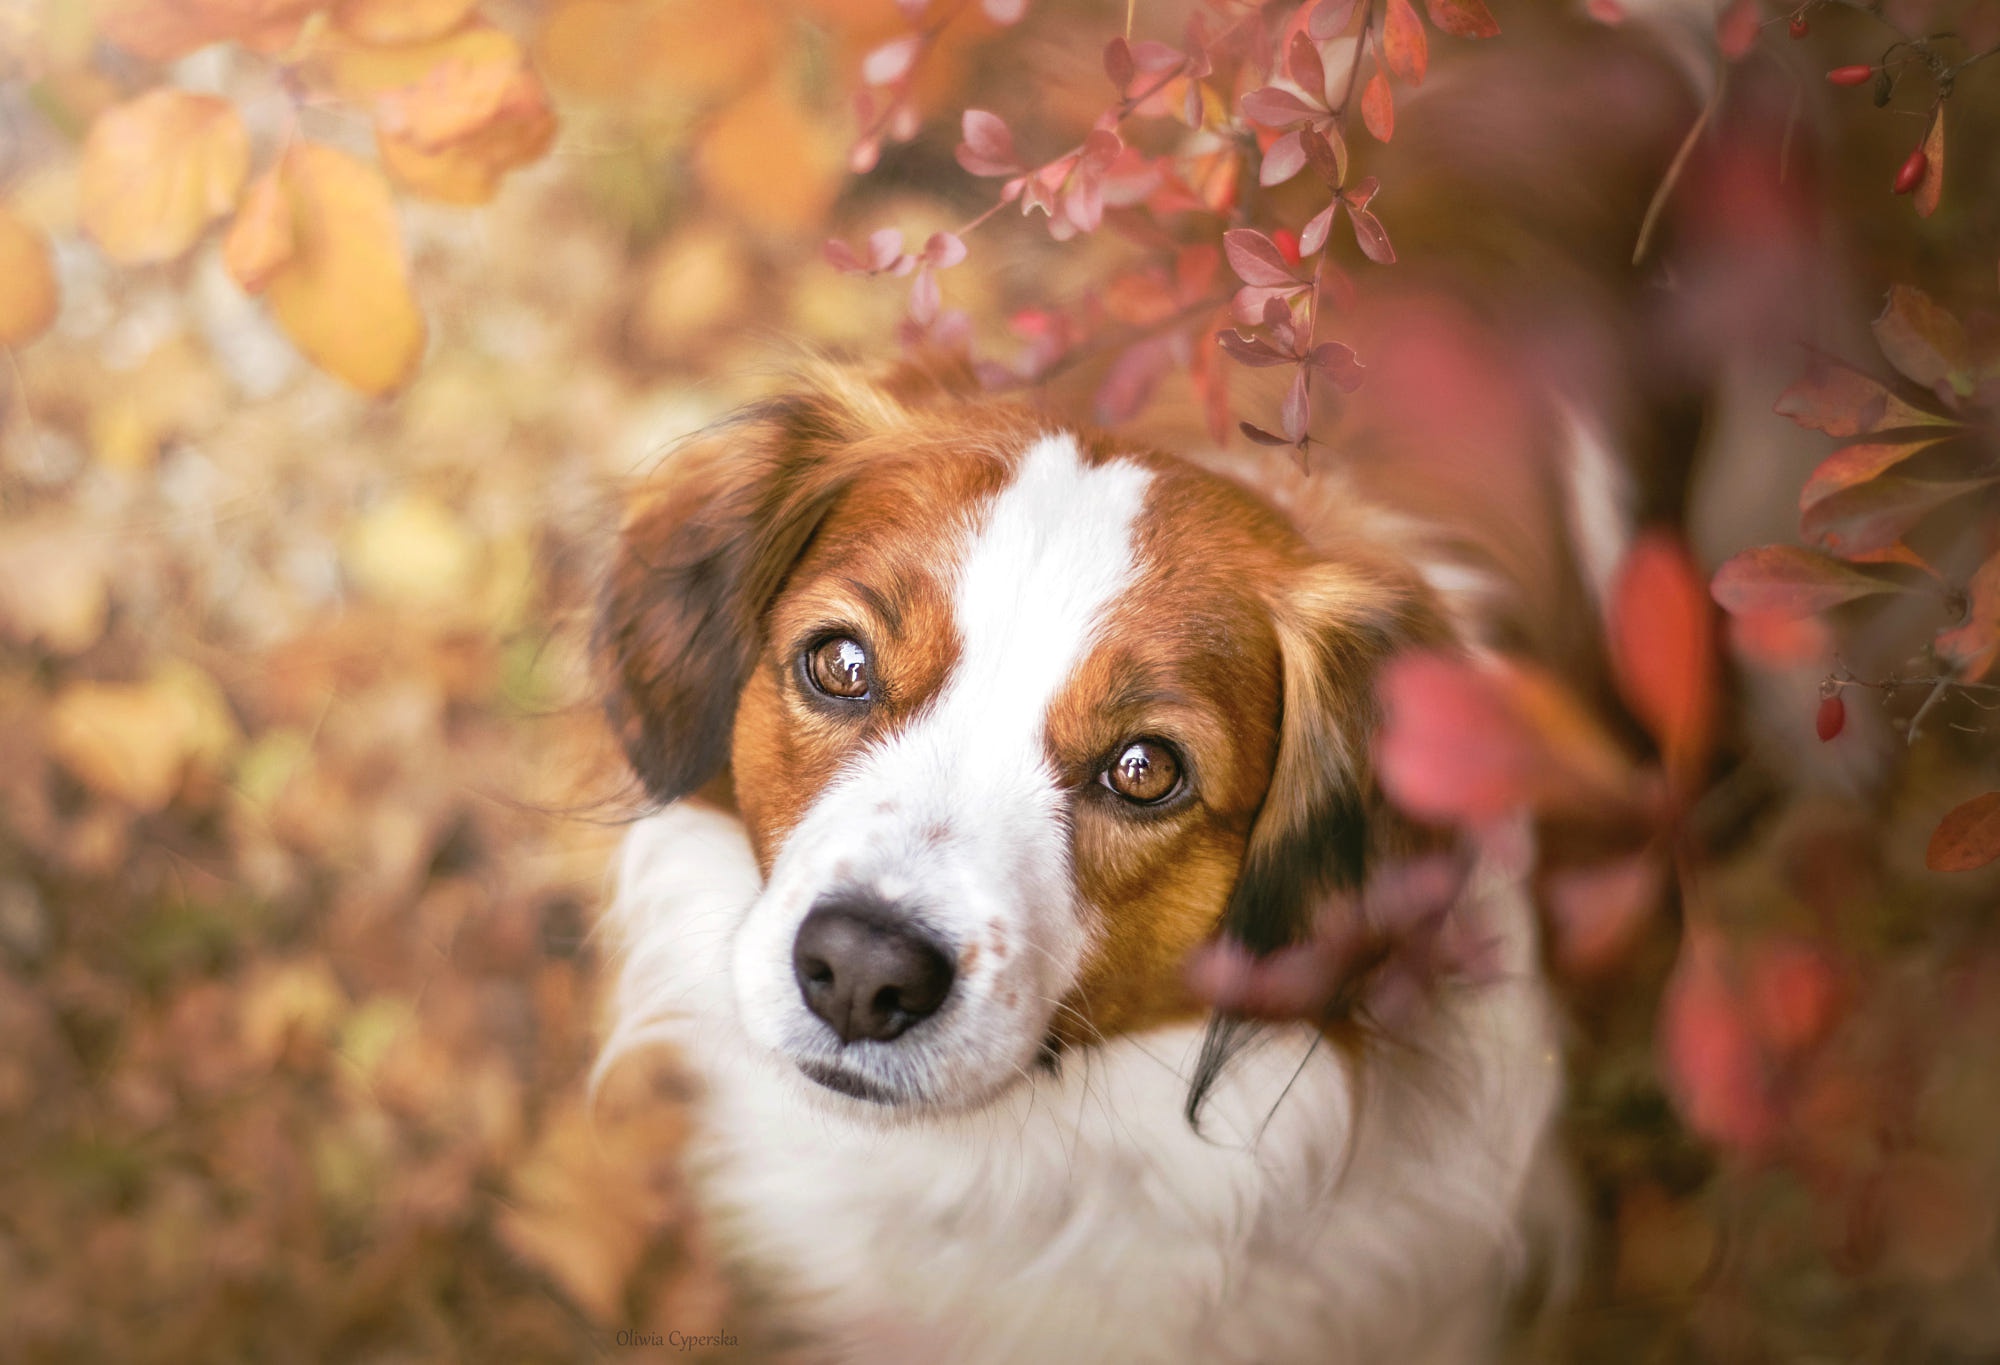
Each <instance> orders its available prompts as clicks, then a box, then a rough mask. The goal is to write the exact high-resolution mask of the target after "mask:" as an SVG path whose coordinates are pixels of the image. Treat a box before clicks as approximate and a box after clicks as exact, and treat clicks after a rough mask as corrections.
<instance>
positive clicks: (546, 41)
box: [535, 0, 968, 102]
mask: <svg viewBox="0 0 2000 1365" xmlns="http://www.w3.org/2000/svg"><path fill="white" fill-rule="evenodd" d="M964 27H968V26H966V25H959V24H954V25H952V26H951V30H950V31H948V32H947V35H946V38H945V39H944V42H945V43H950V42H952V41H954V39H953V38H952V37H951V33H952V32H955V31H957V30H959V29H961V28H964ZM828 28H829V30H830V31H832V32H834V33H837V34H839V35H840V36H841V37H842V38H843V39H846V40H854V41H868V39H864V38H862V37H861V36H860V35H859V34H858V32H857V30H856V29H855V26H854V24H853V22H852V21H848V20H838V21H835V22H832V23H829V24H828ZM893 31H894V30H893V29H884V30H882V31H881V32H880V34H879V36H880V37H888V36H890V34H891V33H892V32H893ZM872 32H873V30H871V33H872ZM783 41H784V33H783V30H782V29H781V28H780V27H779V21H778V18H777V11H776V10H775V9H773V8H772V7H770V6H765V5H737V6H734V7H732V8H731V10H730V13H729V20H728V22H727V23H718V22H716V17H715V10H714V7H713V6H712V5H710V4H708V3H706V0H569V3H567V4H563V5H560V6H558V7H556V8H555V10H554V12H553V13H551V14H550V15H549V17H548V19H547V20H546V21H545V22H544V23H543V24H542V27H541V31H540V32H539V33H538V34H536V36H535V59H536V64H537V65H538V66H539V67H540V68H541V69H542V70H543V71H545V72H547V73H548V77H549V80H550V81H551V82H553V83H554V84H555V85H556V86H558V87H559V88H562V89H566V90H570V91H574V92H576V93H577V94H580V95H584V96H588V97H591V98H595V99H602V100H615V101H632V100H647V99H655V100H658V99H671V100H674V101H681V102H700V101H703V100H707V99H711V98H713V97H715V96H717V95H720V94H723V93H725V92H728V91H732V90H736V89H738V88H740V87H741V86H742V85H743V84H744V83H745V81H746V80H747V79H749V78H750V77H753V76H755V75H756V74H757V72H758V71H759V70H760V69H766V68H768V67H769V66H770V65H771V64H772V61H773V58H774V56H775V54H776V53H777V52H778V50H779V47H780V44H781V43H782V42H783Z"/></svg>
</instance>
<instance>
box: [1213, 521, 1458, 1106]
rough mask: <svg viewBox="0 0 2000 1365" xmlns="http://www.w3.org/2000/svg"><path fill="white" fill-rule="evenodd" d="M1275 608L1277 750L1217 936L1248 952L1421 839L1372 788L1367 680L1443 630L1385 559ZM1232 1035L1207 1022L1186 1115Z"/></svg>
mask: <svg viewBox="0 0 2000 1365" xmlns="http://www.w3.org/2000/svg"><path fill="white" fill-rule="evenodd" d="M1271 610H1272V620H1273V624H1274V625H1275V627H1276V630H1277V636H1278V646H1279V651H1280V653H1281V655H1282V669H1283V679H1282V685H1283V702H1282V708H1283V709H1282V714H1281V716H1280V721H1279V734H1278V758H1277V764H1276V766H1275V768H1274V769H1273V770H1272V774H1271V785H1270V788H1269V790H1268V791H1267V792H1266V793H1265V796H1264V804H1263V805H1262V807H1261V808H1260V809H1259V811H1258V814H1257V821H1256V824H1255V825H1254V826H1253V827H1252V828H1251V831H1250V842H1249V847H1248V848H1247V849H1246V850H1245V852H1244V855H1243V865H1242V868H1241V870H1240V871H1239V872H1238V874H1237V879H1236V887H1235V889H1234V890H1233V891H1232V892H1231V894H1230V898H1229V904H1228V907H1227V908H1226V909H1225V910H1224V912H1223V923H1222V932H1223V934H1224V936H1225V937H1227V938H1231V939H1234V940H1235V941H1237V942H1238V943H1241V944H1242V945H1243V946H1244V947H1246V948H1248V949H1250V951H1251V952H1253V953H1257V954H1263V953H1268V952H1272V951H1274V950H1276V949H1278V948H1282V947H1284V946H1286V945H1288V944H1291V943H1296V942H1298V941H1299V940H1300V939H1302V938H1303V937H1305V935H1306V934H1307V933H1308V932H1310V930H1311V929H1312V925H1313V919H1314V917H1315V915H1316V914H1317V913H1318V912H1319V911H1320V910H1321V909H1322V908H1324V907H1325V906H1327V905H1328V904H1330V903H1331V902H1332V900H1333V899H1334V898H1335V897H1336V896H1337V895H1339V894H1340V893H1342V892H1346V891H1353V890H1358V889H1359V888H1360V887H1361V885H1362V884H1363V882H1364V881H1365V880H1366V878H1367V875H1368V868H1369V863H1370V861H1371V859H1376V858H1382V857H1392V856H1397V855H1400V854H1406V853H1409V852H1413V851H1415V850H1416V849H1417V848H1418V847H1420V846H1422V845H1423V844H1424V842H1425V841H1426V839H1427V837H1429V836H1427V835H1426V833H1425V832H1424V831H1423V830H1421V829H1419V828H1418V827H1417V826H1415V825H1413V824H1412V823H1411V822H1409V821H1408V820H1407V819H1405V818H1404V817H1403V816H1402V815H1400V814H1398V813H1397V812H1396V811H1395V810H1393V809H1392V808H1390V807H1389V805H1388V804H1387V802H1386V801H1385V800H1384V799H1383V797H1382V794H1381V790H1380V788H1379V787H1378V786H1377V784H1376V781H1375V775H1374V769H1373V760H1372V755H1371V750H1372V747H1373V739H1374V733H1375V726H1376V722H1377V719H1378V713H1377V706H1376V700H1375V682H1376V679H1377V677H1378V676H1379V675H1380V673H1381V670H1382V666H1383V664H1385V663H1386V662H1387V661H1388V659H1389V658H1390V656H1391V655H1393V654H1395V653H1397V652H1398V651H1400V650H1403V649H1407V648H1411V647H1415V646H1422V645H1428V646H1432V647H1438V646H1442V645H1445V644H1447V643H1448V642H1449V641H1450V639H1451V637H1452V632H1451V629H1450V627H1449V625H1448V624H1447V622H1446V619H1445V617H1444V615H1443V613H1442V611H1441V610H1440V609H1439V607H1438V605H1437V603H1436V601H1435V599H1434V598H1433V597H1432V595H1431V592H1430V590H1429V589H1428V588H1427V587H1425V586H1424V585H1423V584H1422V583H1421V582H1420V581H1419V580H1418V578H1417V577H1416V575H1415V573H1414V572H1412V571H1411V570H1409V569H1408V568H1407V567H1405V566H1403V565H1401V564H1400V563H1399V562H1396V561H1393V560H1391V559H1388V558H1386V557H1385V558H1384V559H1382V560H1381V561H1379V562H1378V561H1373V560H1367V559H1355V560H1352V561H1345V562H1331V563H1318V564H1313V565H1310V566H1307V567H1306V568H1304V569H1302V570H1301V571H1300V572H1299V573H1298V574H1297V575H1296V576H1295V577H1294V579H1293V580H1292V581H1290V582H1289V583H1287V584H1285V585H1283V586H1282V587H1281V588H1280V589H1279V590H1278V591H1277V593H1276V594H1275V595H1274V598H1273V600H1272V603H1271ZM1240 1030H1241V1021H1238V1020H1235V1019H1231V1018H1227V1017H1224V1016H1216V1017H1215V1018H1214V1019H1212V1020H1211V1022H1210V1026H1209V1032H1208V1037H1207V1039H1206V1040H1205V1041H1204V1045H1203V1048H1202V1055H1201V1059H1200V1061H1199V1062H1198V1063H1197V1067H1196V1072H1195V1078H1194V1085H1193V1088H1192V1089H1191V1091H1190V1093H1189V1097H1188V1118H1189V1121H1190V1122H1193V1121H1195V1120H1196V1118H1197V1116H1198V1114H1199V1111H1200V1108H1201V1103H1202V1100H1203V1099H1204V1098H1205V1096H1206V1094H1207V1092H1208V1090H1209V1088H1210V1087H1211V1086H1212V1085H1213V1084H1214V1082H1215V1079H1216V1077H1217V1075H1218V1073H1219V1072H1220V1069H1221V1067H1222V1065H1223V1064H1224V1063H1225V1062H1226V1061H1227V1060H1228V1058H1229V1056H1230V1055H1231V1054H1232V1053H1233V1051H1234V1050H1235V1047H1236V1046H1237V1044H1238V1043H1239V1042H1240V1041H1241V1032H1240Z"/></svg>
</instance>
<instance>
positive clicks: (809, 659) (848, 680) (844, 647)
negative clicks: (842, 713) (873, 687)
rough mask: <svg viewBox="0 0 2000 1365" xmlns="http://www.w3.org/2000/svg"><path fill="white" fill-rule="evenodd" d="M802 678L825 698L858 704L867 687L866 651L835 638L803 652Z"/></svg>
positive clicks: (846, 638)
mask: <svg viewBox="0 0 2000 1365" xmlns="http://www.w3.org/2000/svg"><path fill="white" fill-rule="evenodd" d="M805 662H806V677H807V678H808V679H809V680H810V681H811V683H812V685H813V686H814V687H816V688H818V689H819V690H820V691H821V692H824V693H825V694H826V695H827V696H829V697H839V698H841V699H842V700H843V701H860V700H862V699H864V698H865V697H867V695H868V688H869V672H868V651H867V650H865V649H863V648H862V647H861V645H860V642H859V641H856V640H851V639H849V638H848V637H847V636H845V635H839V636H835V637H834V638H833V639H831V640H825V641H822V642H821V643H819V644H817V645H814V646H813V647H812V648H811V649H810V650H808V651H806V660H805Z"/></svg>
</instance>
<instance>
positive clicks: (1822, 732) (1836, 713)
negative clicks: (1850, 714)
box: [1815, 692, 1847, 740]
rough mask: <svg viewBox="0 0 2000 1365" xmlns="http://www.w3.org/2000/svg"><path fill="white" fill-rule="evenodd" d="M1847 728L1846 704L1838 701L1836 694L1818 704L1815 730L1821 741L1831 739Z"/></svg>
mask: <svg viewBox="0 0 2000 1365" xmlns="http://www.w3.org/2000/svg"><path fill="white" fill-rule="evenodd" d="M1846 726H1847V703H1846V702H1844V701H1842V700H1841V699H1840V694H1839V693H1838V692H1836V693H1834V694H1833V695H1832V696H1830V697H1828V698H1826V699H1825V700H1823V701H1822V702H1820V704H1819V717H1818V720H1817V721H1816V722H1815V728H1816V729H1818V731H1819V737H1820V739H1821V740H1829V739H1832V738H1833V737H1834V736H1835V735H1837V734H1839V733H1840V732H1841V731H1842V730H1843V729H1845V728H1846Z"/></svg>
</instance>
